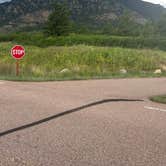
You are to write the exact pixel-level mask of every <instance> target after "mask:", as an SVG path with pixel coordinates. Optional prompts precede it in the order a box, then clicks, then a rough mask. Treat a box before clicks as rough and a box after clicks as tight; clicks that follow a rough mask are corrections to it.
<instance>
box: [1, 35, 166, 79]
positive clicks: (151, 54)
mask: <svg viewBox="0 0 166 166" xmlns="http://www.w3.org/2000/svg"><path fill="white" fill-rule="evenodd" d="M8 37H9V36H8ZM19 37H20V39H18V38H19ZM24 37H25V36H18V37H17V38H15V40H14V39H11V42H8V40H9V38H8V40H7V39H6V40H5V39H2V38H0V41H5V42H1V43H0V57H1V58H0V79H9V80H12V79H13V80H67V79H90V78H113V77H140V76H142V77H149V76H150V77H151V76H166V72H165V71H163V72H162V74H158V75H157V74H153V72H154V70H156V69H158V68H161V66H165V65H166V52H164V51H160V50H151V49H138V48H133V49H131V48H122V47H129V45H128V46H124V45H122V44H121V45H120V44H119V45H118V44H115V43H116V42H111V41H110V45H111V44H112V45H115V46H112V47H107V45H108V43H107V42H106V41H104V40H103V43H104V42H106V43H107V44H102V36H101V38H100V40H99V39H95V37H93V36H91V37H92V39H91V38H90V37H89V40H88V36H85V38H86V39H87V41H86V40H85V39H82V41H80V39H79V37H77V40H74V39H72V40H69V39H71V38H73V37H70V36H69V37H60V38H58V39H57V40H55V39H56V38H46V39H44V38H42V37H39V39H40V40H37V39H36V43H34V42H35V40H34V39H32V40H30V39H29V40H28V39H26V38H25V39H23V38H24ZM82 37H83V36H82ZM29 38H30V37H29ZM32 38H33V37H32ZM34 38H37V37H36V36H35V37H34ZM108 38H109V37H108ZM62 39H63V40H62ZM65 39H66V40H65ZM122 39H123V38H122ZM42 40H43V41H44V43H45V46H46V47H43V45H42V44H41V41H42ZM47 40H49V42H48V44H46V41H47ZM58 40H62V41H63V42H60V41H58ZM95 40H96V41H98V40H99V41H98V42H96V43H98V44H95ZM118 40H119V39H118ZM124 40H126V38H124ZM50 41H51V42H50ZM78 41H79V42H78ZM90 41H91V42H92V41H93V42H92V43H91V42H90ZM65 42H67V44H65ZM16 43H18V44H25V48H26V56H25V58H24V59H23V60H21V61H20V67H21V72H20V76H19V77H16V76H15V60H14V59H12V57H11V56H10V49H11V47H12V46H13V45H14V44H16ZM39 43H40V44H39ZM122 43H125V42H122ZM129 43H130V42H129ZM129 43H128V44H129ZM80 44H81V45H80ZM132 44H133V43H132V42H131V45H132ZM35 45H36V46H35ZM51 45H54V46H51ZM58 45H60V46H58ZM61 45H62V46H61ZM88 45H96V46H88ZM100 45H101V46H100ZM116 45H117V46H121V47H116ZM39 46H40V47H39ZM103 46H105V47H103ZM133 47H136V45H135V46H133ZM64 69H65V70H64ZM121 69H126V70H127V73H126V74H122V73H120V70H121Z"/></svg>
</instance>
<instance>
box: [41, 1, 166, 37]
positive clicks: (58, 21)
mask: <svg viewBox="0 0 166 166" xmlns="http://www.w3.org/2000/svg"><path fill="white" fill-rule="evenodd" d="M72 32H74V33H97V34H108V35H118V36H143V37H152V36H162V37H166V15H163V16H162V17H161V18H160V19H159V20H158V21H150V20H146V21H145V22H143V23H138V22H136V20H134V18H133V16H132V15H131V14H130V13H129V12H125V13H124V14H123V15H121V16H120V17H119V18H118V19H116V20H114V21H111V22H108V23H106V24H105V25H102V26H98V27H93V26H88V25H79V24H76V23H74V22H73V21H72V20H71V12H70V10H69V8H68V6H67V4H65V3H55V4H54V5H53V10H52V12H51V14H50V15H49V17H48V20H47V22H46V25H45V28H44V33H45V34H47V35H48V36H65V35H68V34H70V33H72Z"/></svg>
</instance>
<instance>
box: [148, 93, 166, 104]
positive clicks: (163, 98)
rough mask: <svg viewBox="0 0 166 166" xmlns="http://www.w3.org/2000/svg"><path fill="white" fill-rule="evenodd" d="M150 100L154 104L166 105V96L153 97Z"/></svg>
mask: <svg viewBox="0 0 166 166" xmlns="http://www.w3.org/2000/svg"><path fill="white" fill-rule="evenodd" d="M150 99H151V100H152V101H154V102H157V103H162V104H166V95H161V96H153V97H151V98H150Z"/></svg>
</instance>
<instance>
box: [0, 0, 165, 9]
mask: <svg viewBox="0 0 166 166" xmlns="http://www.w3.org/2000/svg"><path fill="white" fill-rule="evenodd" d="M5 1H10V0H0V2H5ZM144 1H148V2H152V3H157V4H161V5H164V6H165V7H166V0H144Z"/></svg>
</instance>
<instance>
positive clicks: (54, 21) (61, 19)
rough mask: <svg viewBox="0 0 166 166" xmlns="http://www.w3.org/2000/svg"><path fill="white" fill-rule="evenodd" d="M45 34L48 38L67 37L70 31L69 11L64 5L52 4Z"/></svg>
mask: <svg viewBox="0 0 166 166" xmlns="http://www.w3.org/2000/svg"><path fill="white" fill-rule="evenodd" d="M53 6H54V7H53V10H52V12H51V14H50V15H49V17H48V21H47V23H46V29H45V32H46V34H47V35H50V36H62V35H68V34H69V33H70V29H71V21H70V11H69V9H68V6H67V4H66V3H54V5H53Z"/></svg>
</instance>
